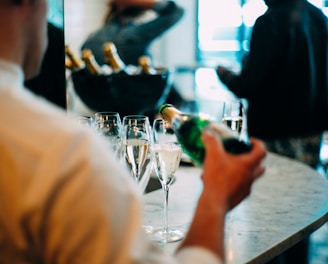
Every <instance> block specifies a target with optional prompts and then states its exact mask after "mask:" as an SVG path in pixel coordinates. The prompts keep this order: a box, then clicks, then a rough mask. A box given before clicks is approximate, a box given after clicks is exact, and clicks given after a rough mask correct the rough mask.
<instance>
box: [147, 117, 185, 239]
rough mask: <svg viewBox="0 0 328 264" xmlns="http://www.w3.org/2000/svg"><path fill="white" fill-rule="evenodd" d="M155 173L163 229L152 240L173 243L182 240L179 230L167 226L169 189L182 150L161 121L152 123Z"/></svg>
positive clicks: (170, 130) (166, 125)
mask: <svg viewBox="0 0 328 264" xmlns="http://www.w3.org/2000/svg"><path fill="white" fill-rule="evenodd" d="M153 133H154V144H153V153H154V159H155V161H154V162H155V171H156V174H157V176H158V179H159V180H160V182H161V185H162V189H163V191H164V227H163V228H161V229H158V230H155V231H154V232H153V233H152V239H153V240H155V241H158V242H164V243H167V242H175V241H179V240H181V239H182V238H183V236H184V234H183V232H182V231H181V230H178V229H173V228H170V227H169V225H168V197H169V188H170V185H171V184H172V182H173V180H174V173H175V171H176V170H177V168H178V167H179V164H180V160H181V155H182V149H181V146H180V145H179V144H178V143H177V142H176V137H175V135H174V133H173V130H172V129H170V128H169V127H168V123H167V122H165V121H164V120H163V119H155V120H154V123H153Z"/></svg>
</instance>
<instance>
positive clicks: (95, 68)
mask: <svg viewBox="0 0 328 264" xmlns="http://www.w3.org/2000/svg"><path fill="white" fill-rule="evenodd" d="M82 60H83V61H84V62H85V64H86V66H87V68H88V70H89V72H90V73H91V74H95V75H97V74H100V73H101V67H100V66H99V65H98V63H97V61H96V60H95V57H94V55H93V53H92V51H91V50H90V49H84V50H82Z"/></svg>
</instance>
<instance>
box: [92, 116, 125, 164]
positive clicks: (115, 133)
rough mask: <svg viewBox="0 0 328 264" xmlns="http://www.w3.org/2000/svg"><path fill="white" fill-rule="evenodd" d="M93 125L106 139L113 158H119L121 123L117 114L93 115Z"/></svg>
mask: <svg viewBox="0 0 328 264" xmlns="http://www.w3.org/2000/svg"><path fill="white" fill-rule="evenodd" d="M94 119H95V124H96V129H97V131H98V133H99V134H101V135H103V136H105V137H106V139H107V140H108V142H109V143H110V144H111V147H112V148H113V150H114V153H115V156H116V157H117V158H119V159H120V158H121V152H122V122H121V117H120V115H119V113H118V112H97V113H95V118H94Z"/></svg>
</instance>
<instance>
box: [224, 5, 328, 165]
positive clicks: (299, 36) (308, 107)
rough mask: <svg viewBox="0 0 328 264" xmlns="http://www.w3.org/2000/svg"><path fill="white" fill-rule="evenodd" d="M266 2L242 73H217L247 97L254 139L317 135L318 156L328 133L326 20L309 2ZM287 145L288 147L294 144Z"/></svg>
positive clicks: (241, 95)
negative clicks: (326, 130) (265, 7)
mask: <svg viewBox="0 0 328 264" xmlns="http://www.w3.org/2000/svg"><path fill="white" fill-rule="evenodd" d="M265 2H266V3H267V5H268V7H269V8H268V10H267V11H266V13H265V14H264V15H262V16H260V17H259V18H258V19H257V21H256V23H255V25H254V28H253V32H252V36H251V40H250V52H249V55H248V56H247V57H246V60H245V65H243V68H242V71H241V73H240V75H237V74H234V73H232V72H230V71H227V70H226V69H225V68H224V67H221V66H219V67H218V75H219V77H220V79H221V80H222V81H223V82H224V83H225V84H226V85H227V86H228V88H229V89H230V90H231V91H232V92H234V93H235V94H236V95H237V96H238V97H241V98H246V99H248V101H249V109H248V130H249V134H250V135H251V136H256V137H260V138H262V139H264V140H266V141H267V142H269V141H271V140H275V139H284V138H292V137H307V136H309V137H312V136H313V135H315V137H316V138H315V140H314V141H316V142H314V143H313V144H312V145H314V144H315V145H317V146H316V147H314V149H313V151H312V153H316V154H318V150H319V147H320V146H319V145H320V135H321V134H322V132H323V131H324V130H325V129H328V122H327V121H325V120H327V116H328V77H327V72H328V22H327V17H326V16H325V15H324V14H323V13H322V12H321V11H320V10H319V9H318V8H316V7H314V6H313V5H312V4H310V3H308V2H307V1H306V0H267V1H265ZM307 141H309V142H310V141H312V138H309V139H308V140H307ZM283 145H285V143H282V146H281V147H279V148H282V149H287V148H288V145H289V142H287V145H285V146H283ZM292 152H293V150H292ZM316 154H315V155H316ZM291 155H294V154H291ZM315 155H314V156H315ZM316 156H318V155H316ZM317 161H318V157H314V160H313V161H309V163H310V164H311V165H312V166H316V163H317Z"/></svg>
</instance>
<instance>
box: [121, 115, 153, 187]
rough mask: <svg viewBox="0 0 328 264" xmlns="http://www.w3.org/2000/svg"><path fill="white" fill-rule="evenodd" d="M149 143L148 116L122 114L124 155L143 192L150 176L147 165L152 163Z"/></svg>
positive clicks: (150, 139) (150, 141)
mask: <svg viewBox="0 0 328 264" xmlns="http://www.w3.org/2000/svg"><path fill="white" fill-rule="evenodd" d="M151 144H152V136H151V128H150V123H149V118H148V117H147V116H143V115H128V116H124V117H123V146H124V157H125V160H126V162H127V164H128V166H129V168H130V170H131V173H132V176H133V178H134V179H135V181H136V182H137V183H138V184H139V185H140V188H141V191H142V192H144V190H145V188H146V185H147V184H148V181H149V177H150V171H149V170H150V168H149V167H151V165H152V157H151ZM147 178H148V180H147Z"/></svg>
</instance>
